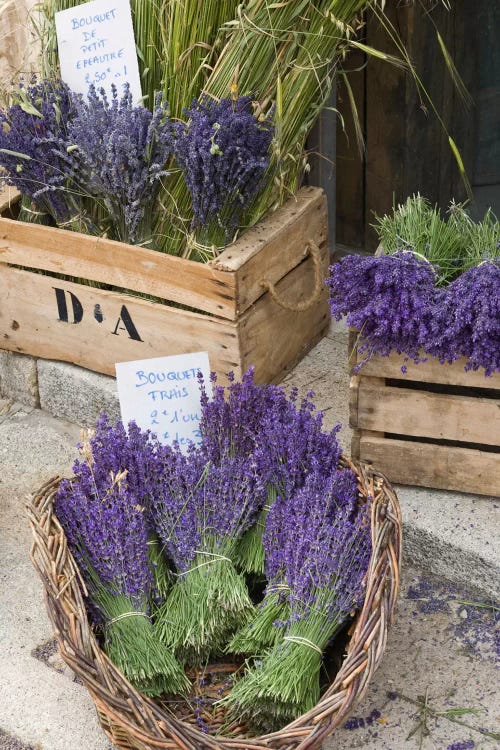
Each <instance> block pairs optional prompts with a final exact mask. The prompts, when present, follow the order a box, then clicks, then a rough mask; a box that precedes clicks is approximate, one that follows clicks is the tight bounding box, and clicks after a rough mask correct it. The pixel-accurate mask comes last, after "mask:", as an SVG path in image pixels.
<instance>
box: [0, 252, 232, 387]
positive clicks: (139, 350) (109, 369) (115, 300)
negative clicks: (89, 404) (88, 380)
mask: <svg viewBox="0 0 500 750" xmlns="http://www.w3.org/2000/svg"><path fill="white" fill-rule="evenodd" d="M0 348H3V349H7V350H10V351H16V352H22V353H26V354H31V355H34V356H36V357H42V358H47V359H60V360H63V361H65V362H72V363H74V364H77V365H80V366H82V367H86V368H88V369H91V370H95V371H96V372H102V373H105V374H107V375H114V374H115V368H114V365H115V362H124V361H130V360H135V359H145V358H149V357H158V356H163V355H170V354H182V353H187V352H192V351H200V350H203V351H208V353H209V357H210V365H211V367H212V368H213V369H214V370H216V371H217V372H219V373H227V372H228V371H229V370H234V371H236V372H237V373H239V372H241V362H240V357H239V350H238V336H237V330H236V325H235V324H234V323H232V322H230V321H224V320H220V319H217V318H213V317H211V316H208V315H199V314H197V313H191V312H188V311H185V310H179V309H175V308H171V307H168V306H166V305H159V304H154V303H151V302H147V301H144V300H140V299H137V298H135V297H131V296H128V295H124V294H117V293H115V292H107V291H104V290H102V289H95V288H92V287H89V286H83V285H80V284H73V283H70V282H62V281H59V280H58V279H54V278H51V277H48V276H43V275H41V274H36V273H30V272H27V271H21V270H19V269H15V268H9V267H6V266H2V265H1V264H0Z"/></svg>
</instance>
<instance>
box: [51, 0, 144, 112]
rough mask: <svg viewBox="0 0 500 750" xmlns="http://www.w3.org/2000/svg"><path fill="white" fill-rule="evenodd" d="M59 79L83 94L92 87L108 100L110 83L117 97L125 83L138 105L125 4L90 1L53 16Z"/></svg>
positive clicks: (136, 71) (135, 65)
mask: <svg viewBox="0 0 500 750" xmlns="http://www.w3.org/2000/svg"><path fill="white" fill-rule="evenodd" d="M55 21H56V33H57V45H58V48H59V60H60V64H61V76H62V79H63V81H65V83H67V84H68V86H69V87H70V88H71V89H73V91H76V92H78V93H80V94H87V92H88V90H89V86H90V84H91V83H93V84H94V85H95V87H96V89H97V90H99V89H101V88H104V89H105V91H106V94H107V95H108V97H109V96H110V95H111V85H112V84H113V83H114V84H115V86H116V87H117V89H118V94H119V95H120V94H121V93H122V91H123V84H124V83H129V84H130V90H131V93H132V97H133V100H134V102H135V103H138V102H139V100H140V99H141V96H142V91H141V82H140V78H139V66H138V63H137V54H136V50H135V40H134V29H133V26H132V14H131V11H130V2H129V0H92V2H90V3H84V4H83V5H78V6H77V7H76V8H68V9H67V10H62V11H60V12H59V13H56V14H55Z"/></svg>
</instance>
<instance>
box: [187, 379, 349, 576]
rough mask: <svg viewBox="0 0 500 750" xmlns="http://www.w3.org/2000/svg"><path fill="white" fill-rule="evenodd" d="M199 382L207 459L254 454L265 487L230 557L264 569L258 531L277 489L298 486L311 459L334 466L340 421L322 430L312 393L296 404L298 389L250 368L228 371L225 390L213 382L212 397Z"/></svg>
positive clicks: (325, 467) (248, 568)
mask: <svg viewBox="0 0 500 750" xmlns="http://www.w3.org/2000/svg"><path fill="white" fill-rule="evenodd" d="M213 382H214V385H215V383H216V378H215V377H213ZM201 385H202V414H201V422H200V430H201V434H202V440H203V446H204V451H205V452H206V454H207V458H209V460H211V461H215V462H219V461H220V460H221V457H223V456H226V455H237V456H252V457H253V460H255V461H256V462H257V463H258V466H259V473H260V476H261V479H262V481H263V482H265V484H266V486H267V495H268V496H267V498H266V500H265V503H264V505H263V506H262V508H261V513H260V514H259V516H258V518H257V520H256V523H255V524H254V525H253V526H252V527H251V528H250V529H249V530H248V531H247V532H246V533H245V534H244V536H243V537H242V538H241V540H240V542H239V544H238V546H237V549H236V551H235V558H234V559H235V560H236V562H237V564H238V567H239V568H240V569H241V570H242V571H244V572H246V573H259V574H263V573H264V549H263V546H262V530H263V528H264V526H265V519H266V513H267V511H268V509H269V506H270V505H271V504H272V502H273V499H274V497H275V496H276V493H281V494H282V495H284V496H286V495H289V494H290V493H292V492H293V491H294V490H295V488H297V487H300V486H302V484H303V482H304V479H305V477H306V475H307V473H308V472H309V471H310V470H311V465H312V462H313V461H314V462H315V464H316V465H317V466H321V467H322V468H321V470H322V471H323V472H324V473H325V474H329V473H330V472H331V470H332V469H333V468H335V467H336V466H337V463H338V460H339V457H340V446H339V444H338V441H337V438H336V435H337V432H338V431H339V429H340V425H337V426H336V427H335V428H334V429H333V430H332V431H331V432H325V431H324V430H323V415H322V414H321V413H320V412H316V411H315V407H314V404H313V403H312V400H311V397H312V393H310V394H308V397H307V398H305V399H303V400H302V401H301V402H300V404H299V401H298V391H297V389H292V390H291V392H290V394H287V393H286V392H285V391H284V389H283V388H280V387H278V386H275V385H256V384H255V383H254V382H253V369H252V368H250V369H249V370H248V371H247V372H246V373H245V374H244V375H243V378H242V381H241V382H234V377H233V376H231V377H230V385H229V387H228V388H227V389H225V388H223V387H222V386H216V385H215V387H214V391H213V397H212V399H209V398H208V397H207V395H206V393H205V392H204V389H203V384H201Z"/></svg>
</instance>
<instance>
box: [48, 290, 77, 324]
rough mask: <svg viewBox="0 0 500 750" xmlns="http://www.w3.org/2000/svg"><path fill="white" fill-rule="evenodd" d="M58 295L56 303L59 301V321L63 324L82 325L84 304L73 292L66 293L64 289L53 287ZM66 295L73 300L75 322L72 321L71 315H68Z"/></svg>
mask: <svg viewBox="0 0 500 750" xmlns="http://www.w3.org/2000/svg"><path fill="white" fill-rule="evenodd" d="M53 289H54V290H55V293H56V301H57V312H58V313H59V320H60V321H62V322H63V323H69V322H71V323H80V321H81V319H82V318H83V307H82V303H81V302H80V300H79V299H78V297H76V296H75V295H74V294H73V292H66V291H64V289H58V288H57V287H53ZM66 295H69V299H70V300H71V306H72V308H73V320H72V321H70V319H69V315H68V305H67V303H66Z"/></svg>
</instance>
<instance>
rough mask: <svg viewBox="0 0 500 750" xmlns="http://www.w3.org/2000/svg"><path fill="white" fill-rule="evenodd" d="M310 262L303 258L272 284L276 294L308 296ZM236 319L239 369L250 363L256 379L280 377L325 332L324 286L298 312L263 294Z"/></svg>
mask: <svg viewBox="0 0 500 750" xmlns="http://www.w3.org/2000/svg"><path fill="white" fill-rule="evenodd" d="M312 266H313V264H312V259H311V258H307V259H306V260H304V261H303V262H302V263H301V264H300V266H297V268H294V270H293V271H291V272H290V273H288V274H287V275H286V276H285V277H284V278H283V279H282V280H281V281H280V282H279V283H278V284H277V285H276V291H277V293H278V295H279V296H280V297H281V298H283V299H284V300H286V301H287V302H291V303H295V304H296V303H300V302H304V301H305V300H307V299H309V297H310V295H311V293H312V291H313V290H314V273H313V267H312ZM239 323H240V326H239V336H240V347H241V358H242V369H243V370H246V369H247V368H248V367H250V366H251V365H253V366H254V367H255V369H256V380H257V381H258V382H267V381H271V380H273V381H276V380H280V379H281V378H282V377H283V376H284V375H285V373H286V372H288V371H289V370H291V369H292V367H293V366H294V365H295V364H296V363H297V362H298V361H299V360H300V359H301V358H302V357H303V356H304V355H305V354H306V352H308V351H309V350H310V349H311V348H312V347H313V346H314V345H315V344H316V343H317V342H318V341H319V340H320V339H321V338H322V337H323V336H324V335H325V333H326V332H327V330H328V327H329V325H330V310H329V306H328V298H327V290H326V288H325V290H324V291H323V292H322V295H321V298H320V300H319V301H318V302H316V303H315V304H313V305H312V306H311V307H309V308H308V309H307V310H303V311H301V312H291V311H290V310H287V309H284V308H283V307H281V306H280V305H279V304H277V303H276V302H275V301H274V300H273V299H272V297H271V295H270V294H265V295H264V296H263V297H262V298H261V299H260V300H258V302H256V304H255V305H253V306H252V307H251V308H250V309H249V310H247V312H246V313H244V315H243V316H242V317H241V320H240V321H239ZM276 373H280V375H279V377H277V375H276Z"/></svg>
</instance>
